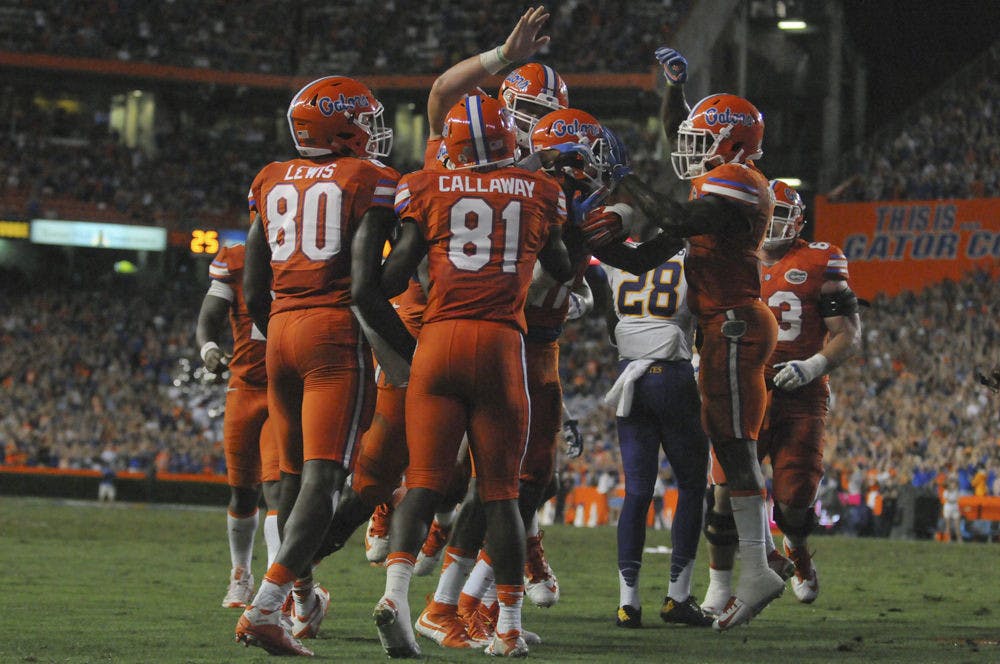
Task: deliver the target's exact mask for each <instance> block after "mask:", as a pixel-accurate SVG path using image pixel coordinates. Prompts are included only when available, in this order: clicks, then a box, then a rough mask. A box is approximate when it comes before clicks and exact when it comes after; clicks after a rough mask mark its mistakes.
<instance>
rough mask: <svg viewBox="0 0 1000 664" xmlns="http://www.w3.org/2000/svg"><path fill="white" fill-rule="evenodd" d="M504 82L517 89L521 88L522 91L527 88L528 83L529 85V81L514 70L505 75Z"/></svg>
mask: <svg viewBox="0 0 1000 664" xmlns="http://www.w3.org/2000/svg"><path fill="white" fill-rule="evenodd" d="M506 82H507V83H508V84H509V85H510V86H511V87H515V88H517V89H518V90H522V91H523V90H527V89H528V85H529V83H530V82H529V81H528V79H526V78H525V77H523V76H521V75H520V74H519V73H517V72H516V71H512V72H511V73H510V75H508V76H507V78H506Z"/></svg>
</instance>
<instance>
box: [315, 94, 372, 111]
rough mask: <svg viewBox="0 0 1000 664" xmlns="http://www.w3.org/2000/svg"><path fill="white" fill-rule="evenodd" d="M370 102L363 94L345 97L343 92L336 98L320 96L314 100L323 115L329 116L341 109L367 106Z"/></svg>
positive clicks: (347, 109) (350, 109) (346, 109)
mask: <svg viewBox="0 0 1000 664" xmlns="http://www.w3.org/2000/svg"><path fill="white" fill-rule="evenodd" d="M370 105H371V103H370V102H369V101H368V97H366V96H365V95H354V96H353V97H347V96H345V95H344V93H343V92H341V93H340V96H339V97H337V98H336V99H330V98H329V97H320V98H319V100H318V101H317V102H316V108H318V109H319V112H320V113H322V114H323V115H325V116H327V117H329V116H331V115H333V114H334V113H340V112H342V111H353V110H354V109H355V108H357V107H359V106H360V107H362V108H367V107H368V106H370Z"/></svg>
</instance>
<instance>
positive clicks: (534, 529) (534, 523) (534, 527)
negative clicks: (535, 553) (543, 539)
mask: <svg viewBox="0 0 1000 664" xmlns="http://www.w3.org/2000/svg"><path fill="white" fill-rule="evenodd" d="M536 535H538V512H535V513H534V514H532V515H531V523H529V524H528V527H527V528H525V529H524V536H525V537H535V536H536Z"/></svg>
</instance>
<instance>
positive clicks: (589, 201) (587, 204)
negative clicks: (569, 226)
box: [569, 187, 611, 227]
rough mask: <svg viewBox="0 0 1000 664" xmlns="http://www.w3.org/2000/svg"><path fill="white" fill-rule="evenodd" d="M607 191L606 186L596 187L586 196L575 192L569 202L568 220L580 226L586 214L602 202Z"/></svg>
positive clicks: (609, 191)
mask: <svg viewBox="0 0 1000 664" xmlns="http://www.w3.org/2000/svg"><path fill="white" fill-rule="evenodd" d="M609 193H611V190H610V189H608V188H607V187H598V188H597V189H595V190H594V191H592V192H591V193H590V194H589V195H587V196H584V195H583V194H582V193H581V192H577V193H576V195H575V196H573V200H572V201H570V204H569V211H570V221H572V222H573V223H575V224H577V225H578V226H581V227H582V225H583V222H584V220H585V219H586V218H587V215H589V214H590V213H591V212H592V211H593V210H594V208H596V207H598V206H599V205H600V204H601V203H603V202H604V199H605V198H607V197H608V194H609Z"/></svg>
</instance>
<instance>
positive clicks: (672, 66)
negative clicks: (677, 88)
mask: <svg viewBox="0 0 1000 664" xmlns="http://www.w3.org/2000/svg"><path fill="white" fill-rule="evenodd" d="M656 61H657V62H659V63H660V64H661V65H663V76H664V77H665V78H666V79H667V84H668V85H684V82H685V81H687V78H688V61H687V59H686V58H685V57H684V56H683V55H681V54H680V53H679V52H678V51H676V50H675V49H672V48H670V47H669V46H661V47H660V48H658V49H656Z"/></svg>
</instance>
